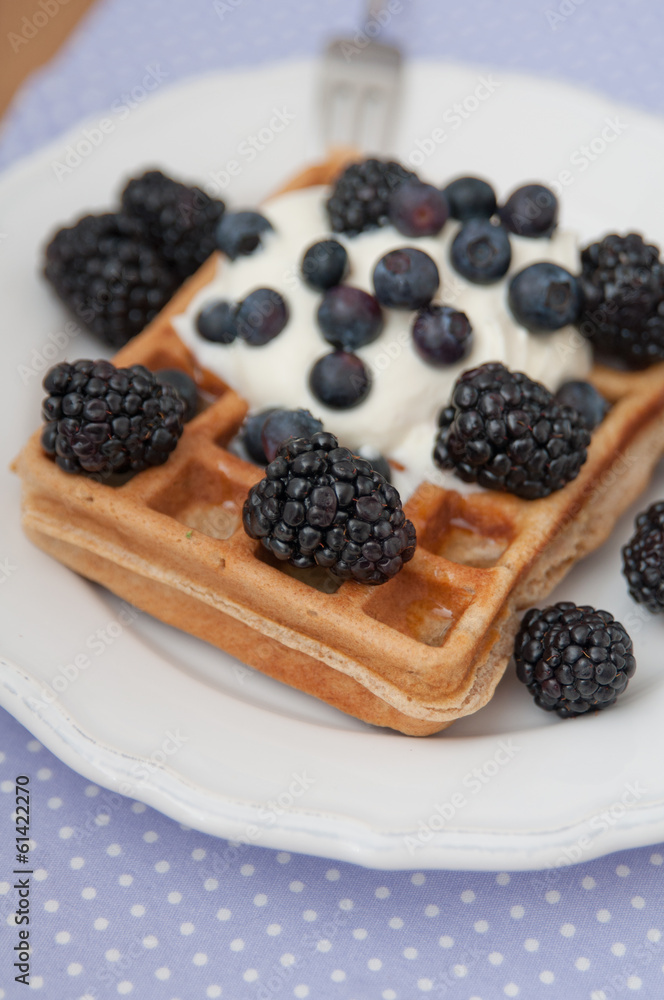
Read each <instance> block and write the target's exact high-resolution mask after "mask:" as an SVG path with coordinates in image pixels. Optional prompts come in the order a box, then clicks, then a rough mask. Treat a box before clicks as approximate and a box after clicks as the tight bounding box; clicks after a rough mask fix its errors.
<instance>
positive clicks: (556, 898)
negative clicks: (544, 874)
mask: <svg viewBox="0 0 664 1000" xmlns="http://www.w3.org/2000/svg"><path fill="white" fill-rule="evenodd" d="M544 898H545V899H546V901H547V903H551V904H553V903H558V902H560V893H559V892H558V890H557V889H549V891H548V892H547V894H546V896H545V897H544Z"/></svg>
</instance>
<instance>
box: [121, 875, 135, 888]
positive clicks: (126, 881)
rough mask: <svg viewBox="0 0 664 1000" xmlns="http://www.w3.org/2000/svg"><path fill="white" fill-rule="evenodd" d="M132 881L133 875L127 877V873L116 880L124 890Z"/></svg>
mask: <svg viewBox="0 0 664 1000" xmlns="http://www.w3.org/2000/svg"><path fill="white" fill-rule="evenodd" d="M133 881H134V876H133V875H128V874H127V872H125V873H124V875H121V876H120V878H119V879H118V882H119V883H120V885H122V886H124V887H125V888H126V887H127V886H128V885H131V883H132V882H133Z"/></svg>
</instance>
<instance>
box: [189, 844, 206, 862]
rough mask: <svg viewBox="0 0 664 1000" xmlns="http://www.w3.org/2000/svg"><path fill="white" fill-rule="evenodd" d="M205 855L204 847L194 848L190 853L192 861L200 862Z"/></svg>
mask: <svg viewBox="0 0 664 1000" xmlns="http://www.w3.org/2000/svg"><path fill="white" fill-rule="evenodd" d="M206 854H207V851H206V850H205V848H204V847H195V848H194V849H193V851H192V852H191V856H192V858H193V859H194V861H202V860H203V858H204V857H205V855H206Z"/></svg>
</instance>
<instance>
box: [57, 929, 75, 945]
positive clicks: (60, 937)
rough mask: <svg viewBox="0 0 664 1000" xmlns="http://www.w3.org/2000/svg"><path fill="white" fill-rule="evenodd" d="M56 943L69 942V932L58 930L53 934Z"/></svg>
mask: <svg viewBox="0 0 664 1000" xmlns="http://www.w3.org/2000/svg"><path fill="white" fill-rule="evenodd" d="M55 941H56V944H69V942H70V941H71V934H70V933H69V931H58V933H57V934H56V935H55Z"/></svg>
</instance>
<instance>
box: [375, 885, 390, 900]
mask: <svg viewBox="0 0 664 1000" xmlns="http://www.w3.org/2000/svg"><path fill="white" fill-rule="evenodd" d="M389 895H390V890H389V889H388V888H387V886H386V885H379V886H378V888H377V889H376V892H375V896H376V899H387V898H388V896H389Z"/></svg>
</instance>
